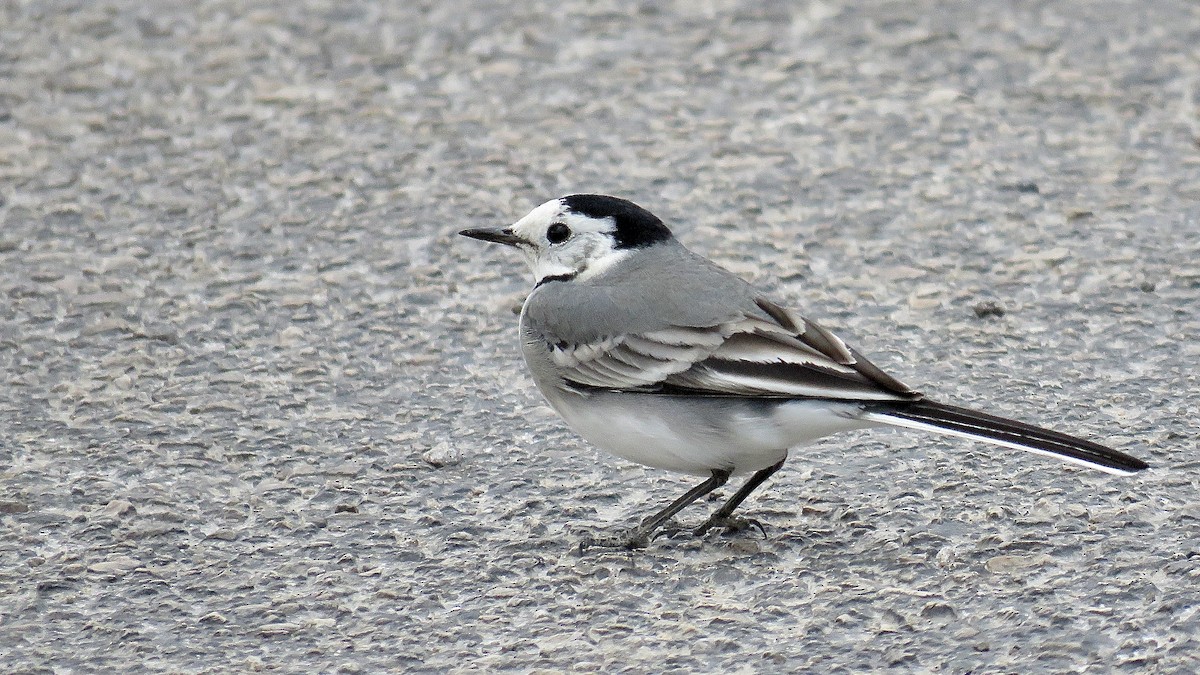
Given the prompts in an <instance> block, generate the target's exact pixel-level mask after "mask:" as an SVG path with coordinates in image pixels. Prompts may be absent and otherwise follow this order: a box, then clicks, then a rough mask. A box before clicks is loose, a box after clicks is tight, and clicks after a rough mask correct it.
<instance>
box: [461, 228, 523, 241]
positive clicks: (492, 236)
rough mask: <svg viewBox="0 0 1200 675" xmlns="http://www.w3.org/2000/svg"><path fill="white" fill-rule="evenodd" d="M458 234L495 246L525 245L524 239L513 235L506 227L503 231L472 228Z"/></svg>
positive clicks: (499, 229)
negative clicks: (492, 243)
mask: <svg viewBox="0 0 1200 675" xmlns="http://www.w3.org/2000/svg"><path fill="white" fill-rule="evenodd" d="M459 234H461V235H462V236H464V237H470V238H472V239H479V240H481V241H494V242H496V243H497V244H504V245H505V246H516V245H518V244H523V243H525V240H524V239H522V238H520V237H518V236H517V235H515V234H513V231H512V230H511V229H509V228H507V227H506V228H503V229H501V228H498V227H474V228H471V229H469V230H463V231H462V232H459Z"/></svg>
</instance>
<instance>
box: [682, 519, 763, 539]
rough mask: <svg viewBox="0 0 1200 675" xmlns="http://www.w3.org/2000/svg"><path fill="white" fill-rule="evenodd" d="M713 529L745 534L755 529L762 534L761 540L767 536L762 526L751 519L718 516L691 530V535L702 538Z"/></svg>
mask: <svg viewBox="0 0 1200 675" xmlns="http://www.w3.org/2000/svg"><path fill="white" fill-rule="evenodd" d="M713 528H721V529H722V530H724V531H725V532H730V533H735V532H745V531H746V530H750V529H757V530H758V531H759V532H761V533H762V536H763V538H764V539H765V538H766V536H767V530H766V528H765V527H763V524H762V523H760V522H759V521H757V520H755V519H753V518H742V517H741V516H718V515H713V516H711V517H710V518H709V519H708V520H706V521H704V522H703V523H701V524H700V526H699V527H697V528H696V529H694V530H692V534H694V535H696V536H697V537H700V536H703V535H704V534H705V533H707V532H708V531H709V530H711V529H713Z"/></svg>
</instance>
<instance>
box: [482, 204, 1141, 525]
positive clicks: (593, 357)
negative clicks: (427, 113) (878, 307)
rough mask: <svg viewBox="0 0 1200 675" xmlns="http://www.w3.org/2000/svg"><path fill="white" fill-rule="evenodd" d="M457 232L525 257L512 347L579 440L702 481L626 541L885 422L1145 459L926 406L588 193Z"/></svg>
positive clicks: (824, 333)
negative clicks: (734, 486) (721, 490)
mask: <svg viewBox="0 0 1200 675" xmlns="http://www.w3.org/2000/svg"><path fill="white" fill-rule="evenodd" d="M460 234H462V235H464V236H467V237H471V238H474V239H482V240H484V241H491V242H496V243H500V244H505V245H508V246H513V247H515V248H517V249H518V250H520V251H521V252H522V253H523V254H525V258H526V260H527V261H528V262H529V266H530V267H531V268H532V269H533V277H534V281H535V282H536V285H535V286H534V289H533V292H532V293H530V294H529V297H528V298H526V300H525V305H524V307H523V308H522V309H521V348H522V351H523V352H524V355H525V362H526V363H527V364H528V365H529V370H530V372H531V373H532V374H533V381H534V383H535V384H536V385H537V388H538V390H540V391H541V392H542V395H543V396H545V397H546V400H547V401H548V402H549V403H550V406H551V407H553V408H554V410H555V411H557V412H558V414H559V415H561V416H562V417H563V419H565V420H566V421H567V424H568V425H570V426H571V428H572V429H574V430H575V431H576V432H578V433H579V434H580V435H581V436H583V437H584V438H585V439H587V440H588V441H590V442H592V443H593V444H595V445H597V446H599V447H600V448H603V449H604V450H607V451H609V452H611V453H613V454H615V455H617V456H619V457H623V458H625V459H627V460H630V461H633V462H638V463H640V464H645V465H648V466H653V467H657V468H660V469H667V470H669V471H678V472H682V473H688V474H694V475H699V476H706V477H707V479H706V480H705V481H704V482H703V483H701V484H700V485H697V486H696V487H695V488H693V489H692V490H690V491H689V492H688V493H687V494H685V495H683V496H682V497H680V498H679V499H677V500H675V501H674V502H672V503H671V504H670V505H669V506H667V507H666V508H665V509H663V510H662V511H659V512H658V513H656V514H654V515H652V516H650V517H649V518H646V519H645V520H644V521H642V523H641V524H640V525H639V526H637V527H635V528H632V529H631V530H629V531H627V532H623V533H622V534H620V535H617V536H607V537H599V538H594V539H588V540H587V541H585V542H583V543H582V544H581V547H586V546H588V545H597V546H608V547H622V548H639V547H642V546H645V545H646V544H647V543H648V542H649V541H650V539H651V538H652V537H653V535H654V533H655V531H656V530H658V529H659V528H660V527H661V526H662V525H663V524H664V523H666V521H668V520H669V519H670V518H672V517H673V516H674V515H675V514H676V513H678V512H679V511H680V510H681V509H683V508H684V507H686V506H687V505H688V504H691V503H692V502H694V501H696V500H697V499H699V498H700V497H702V496H704V495H706V494H708V493H709V492H711V491H713V490H715V489H716V488H718V487H720V486H721V485H723V484H724V483H725V482H726V481H727V480H728V479H729V477H730V476H731V475H733V474H739V473H745V472H753V475H751V476H750V478H749V480H747V481H746V483H745V485H743V486H742V487H741V488H740V489H739V490H738V491H737V492H735V493H734V494H733V496H731V497H730V498H729V499H728V500H727V501H726V502H725V503H724V504H723V505H722V506H721V507H720V508H718V509H717V510H716V511H715V512H714V513H713V514H712V515H711V516H710V517H709V518H708V520H706V521H705V522H704V523H703V524H702V525H700V526H699V527H698V528H696V529H695V532H696V533H697V534H700V533H703V532H706V531H707V530H709V529H711V528H713V527H736V526H739V525H744V524H745V523H746V521H743V520H741V519H738V518H734V517H732V513H733V510H734V509H735V508H737V507H738V505H739V504H741V503H742V501H743V500H745V499H746V497H747V496H748V495H749V494H750V493H751V492H752V491H753V490H754V489H755V488H757V487H758V486H759V485H761V484H762V483H763V481H765V480H766V479H767V478H768V477H769V476H770V475H771V474H773V473H775V472H776V471H778V470H779V469H780V467H782V466H783V462H784V460H785V459H787V456H788V450H789V449H790V448H795V447H797V446H801V445H804V444H806V443H810V442H812V441H815V440H817V439H819V438H822V437H824V436H828V435H830V434H834V433H837V432H839V431H847V430H850V429H863V428H867V427H873V426H879V425H890V426H897V427H908V428H911V429H923V430H926V431H935V432H939V433H943V434H951V435H955V436H963V437H966V438H971V439H976V440H980V441H986V442H988V443H994V444H996V445H1002V446H1007V447H1010V448H1016V449H1018V450H1027V451H1030V452H1035V453H1038V454H1042V455H1050V456H1053V457H1058V458H1060V459H1064V460H1066V461H1069V462H1074V463H1076V464H1082V465H1084V466H1089V467H1093V468H1096V469H1100V470H1101V471H1107V472H1108V473H1113V474H1120V475H1126V474H1131V473H1133V472H1135V471H1141V470H1142V469H1145V468H1147V465H1146V464H1145V463H1144V462H1142V461H1141V460H1139V459H1136V458H1134V457H1130V456H1129V455H1126V454H1124V453H1121V452H1117V451H1116V450H1112V449H1110V448H1107V447H1105V446H1103V445H1099V444H1097V443H1092V442H1091V441H1085V440H1082V439H1079V438H1074V437H1072V436H1068V435H1066V434H1062V433H1059V432H1057V431H1050V430H1048V429H1042V428H1039V427H1035V426H1031V425H1029V424H1024V423H1022V422H1017V421H1014V420H1009V419H1004V418H1002V417H996V416H994V415H988V414H986V413H982V412H976V411H974V410H968V409H966V408H959V407H957V406H951V405H945V404H943V403H934V402H933V401H930V400H928V399H926V398H924V397H923V396H922V395H921V394H920V393H919V392H917V391H915V390H913V389H912V388H911V387H909V386H908V385H906V384H904V383H903V382H900V381H899V380H897V379H896V378H894V377H892V376H890V375H888V374H887V373H885V372H883V371H882V370H880V369H879V368H878V367H876V366H875V365H873V364H872V363H871V362H870V361H868V360H867V359H865V358H864V357H863V356H862V355H861V354H859V353H858V352H857V351H855V350H854V348H852V347H850V346H849V345H847V344H846V343H845V342H843V341H842V340H841V339H840V338H839V337H837V336H836V335H834V334H833V333H831V332H830V331H828V330H826V329H824V328H822V327H821V326H819V325H818V324H816V323H815V322H813V321H811V320H809V319H806V318H804V317H802V316H800V315H799V314H796V313H794V312H792V311H791V310H789V309H786V308H784V307H782V306H780V305H778V304H776V303H774V302H772V301H771V300H768V299H767V298H765V297H763V295H762V294H761V293H760V292H759V291H757V290H755V288H754V287H753V286H751V285H750V284H748V283H746V282H745V281H743V280H742V279H739V278H738V277H736V276H734V275H733V274H731V273H730V272H728V271H726V270H724V269H722V268H720V267H718V266H716V265H715V264H713V263H712V262H709V261H708V260H706V259H704V258H702V257H700V256H698V255H696V254H695V253H692V252H691V251H689V250H688V249H687V248H684V246H683V244H681V243H679V241H678V240H677V239H675V237H674V236H672V234H671V231H670V230H669V229H667V227H666V225H664V224H663V222H662V221H661V220H660V219H659V218H657V217H656V216H654V215H653V214H652V213H650V212H649V211H646V210H645V209H643V208H641V207H640V206H638V205H636V204H634V203H632V202H629V201H626V200H624V199H619V198H617V197H608V196H604V195H585V194H580V195H570V196H568V197H562V198H560V199H554V200H552V201H548V202H546V203H545V204H542V205H541V206H539V207H537V208H536V209H534V210H533V211H531V212H530V213H529V215H527V216H525V217H524V218H522V219H520V220H519V221H517V222H516V224H514V225H512V226H511V227H506V228H503V229H501V228H478V229H469V230H463V231H462V232H461V233H460Z"/></svg>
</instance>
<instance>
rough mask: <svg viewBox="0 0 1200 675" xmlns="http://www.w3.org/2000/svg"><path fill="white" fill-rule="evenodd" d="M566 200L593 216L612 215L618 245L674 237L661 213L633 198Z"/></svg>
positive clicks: (635, 245)
mask: <svg viewBox="0 0 1200 675" xmlns="http://www.w3.org/2000/svg"><path fill="white" fill-rule="evenodd" d="M562 201H563V204H565V205H566V206H567V208H569V209H571V210H572V211H574V212H575V213H579V214H582V215H585V216H589V217H591V218H612V219H613V222H614V223H615V224H616V230H615V231H614V232H613V240H614V241H615V242H616V248H618V249H626V248H642V247H644V246H650V245H652V244H657V243H659V242H662V241H667V240H668V239H670V238H671V230H669V229H667V226H666V225H663V221H662V220H660V219H659V217H658V216H656V215H654V214H653V213H650V212H649V211H647V210H646V209H643V208H642V207H640V206H638V205H637V204H634V203H633V202H631V201H629V200H626V199H621V198H619V197H609V196H608V195H570V196H569V197H563V199H562Z"/></svg>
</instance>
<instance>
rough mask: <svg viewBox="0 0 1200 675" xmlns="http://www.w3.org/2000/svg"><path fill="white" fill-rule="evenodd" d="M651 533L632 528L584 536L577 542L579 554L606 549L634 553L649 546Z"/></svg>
mask: <svg viewBox="0 0 1200 675" xmlns="http://www.w3.org/2000/svg"><path fill="white" fill-rule="evenodd" d="M650 534H651V533H649V532H644V531H642V529H641V528H636V527H635V528H632V529H629V530H625V531H624V532H619V533H615V534H597V535H595V536H586V537H584V538H583V539H580V540H579V552H580V553H584V552H586V551H587V550H588V549H589V548H607V549H617V550H625V551H636V550H637V549H639V548H646V547H647V546H649V545H650V541H651V539H653V537H651V536H650Z"/></svg>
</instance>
